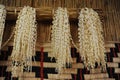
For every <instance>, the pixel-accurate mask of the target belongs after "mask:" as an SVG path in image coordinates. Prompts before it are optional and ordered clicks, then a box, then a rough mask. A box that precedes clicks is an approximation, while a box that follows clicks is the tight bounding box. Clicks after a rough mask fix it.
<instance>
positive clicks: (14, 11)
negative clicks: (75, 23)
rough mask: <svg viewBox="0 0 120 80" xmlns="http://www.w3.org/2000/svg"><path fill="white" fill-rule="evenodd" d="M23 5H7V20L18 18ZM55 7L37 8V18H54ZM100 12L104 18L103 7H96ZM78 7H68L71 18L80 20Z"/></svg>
mask: <svg viewBox="0 0 120 80" xmlns="http://www.w3.org/2000/svg"><path fill="white" fill-rule="evenodd" d="M22 8H23V7H6V10H7V20H16V19H17V16H18V13H19V12H20V10H21V9H22ZM52 10H53V9H52V8H51V7H43V8H36V17H37V20H52V17H53V11H52ZM94 10H95V11H97V12H98V14H99V16H100V17H101V19H103V17H102V16H103V12H102V10H101V9H94ZM77 11H78V9H77V8H68V14H69V19H70V20H78V15H79V13H78V12H77Z"/></svg>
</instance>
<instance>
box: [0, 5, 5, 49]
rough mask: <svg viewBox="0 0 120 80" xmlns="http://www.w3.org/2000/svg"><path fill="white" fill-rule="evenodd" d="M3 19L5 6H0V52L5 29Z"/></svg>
mask: <svg viewBox="0 0 120 80" xmlns="http://www.w3.org/2000/svg"><path fill="white" fill-rule="evenodd" d="M5 19H6V9H5V6H3V5H0V50H1V44H2V37H3V32H4V28H5Z"/></svg>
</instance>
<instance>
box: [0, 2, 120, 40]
mask: <svg viewBox="0 0 120 80" xmlns="http://www.w3.org/2000/svg"><path fill="white" fill-rule="evenodd" d="M0 4H4V5H5V6H10V7H11V6H12V7H23V6H25V5H29V6H32V7H37V8H42V7H52V8H53V9H54V8H56V7H59V6H61V7H67V8H82V7H91V8H94V9H102V10H103V14H104V21H103V29H104V37H105V40H106V41H120V20H119V18H120V5H119V4H120V0H0ZM72 25H74V26H77V24H76V23H75V24H74V23H73V24H72ZM49 26H50V25H49ZM43 34H44V33H43Z"/></svg>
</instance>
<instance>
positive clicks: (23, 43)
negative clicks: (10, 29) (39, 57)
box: [11, 6, 37, 77]
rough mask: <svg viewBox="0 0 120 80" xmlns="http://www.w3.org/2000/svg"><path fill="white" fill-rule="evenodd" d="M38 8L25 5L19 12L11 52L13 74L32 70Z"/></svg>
mask: <svg viewBox="0 0 120 80" xmlns="http://www.w3.org/2000/svg"><path fill="white" fill-rule="evenodd" d="M36 29H37V26H36V10H35V9H34V8H32V7H29V6H25V7H24V8H23V9H22V10H21V11H20V13H19V15H18V19H17V21H16V27H15V35H14V43H13V51H12V54H11V57H12V61H13V65H12V76H13V77H18V76H20V75H22V73H23V69H25V70H26V71H31V70H32V69H31V68H32V54H35V44H36V38H37V30H36Z"/></svg>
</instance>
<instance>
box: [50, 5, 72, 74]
mask: <svg viewBox="0 0 120 80" xmlns="http://www.w3.org/2000/svg"><path fill="white" fill-rule="evenodd" d="M51 41H52V46H51V47H52V53H51V54H52V56H53V57H55V59H56V63H57V67H56V69H57V71H58V73H61V69H62V68H65V67H66V63H68V64H69V63H71V61H72V58H71V46H70V25H69V16H68V12H67V9H66V8H60V7H59V8H58V9H57V10H56V11H55V14H54V17H53V25H52V34H51Z"/></svg>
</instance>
